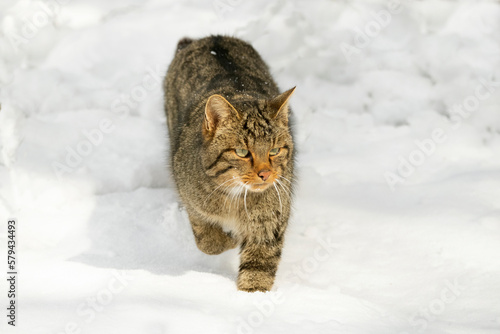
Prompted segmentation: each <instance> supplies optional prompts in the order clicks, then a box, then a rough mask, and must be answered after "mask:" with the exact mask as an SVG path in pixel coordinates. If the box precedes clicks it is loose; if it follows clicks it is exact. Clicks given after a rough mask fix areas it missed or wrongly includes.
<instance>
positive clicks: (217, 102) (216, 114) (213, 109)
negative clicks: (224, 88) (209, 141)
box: [203, 94, 239, 137]
mask: <svg viewBox="0 0 500 334" xmlns="http://www.w3.org/2000/svg"><path fill="white" fill-rule="evenodd" d="M234 116H236V117H239V114H238V112H237V111H236V109H235V108H234V107H233V106H232V105H231V103H229V102H228V101H227V100H226V99H225V98H224V97H222V96H221V95H218V94H215V95H212V96H210V97H209V98H208V100H207V104H206V105H205V121H204V122H203V123H204V124H203V133H204V134H205V135H206V136H208V137H212V136H213V135H214V133H215V130H216V129H217V127H218V126H219V125H220V124H221V123H222V122H223V121H224V120H226V119H228V118H230V117H234Z"/></svg>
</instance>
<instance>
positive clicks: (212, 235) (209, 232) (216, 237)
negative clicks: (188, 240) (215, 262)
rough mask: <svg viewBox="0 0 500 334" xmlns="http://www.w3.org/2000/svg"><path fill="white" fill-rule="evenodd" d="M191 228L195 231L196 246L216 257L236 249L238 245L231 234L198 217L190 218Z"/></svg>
mask: <svg viewBox="0 0 500 334" xmlns="http://www.w3.org/2000/svg"><path fill="white" fill-rule="evenodd" d="M189 220H190V222H191V228H192V229H193V234H194V239H195V240H196V246H198V248H199V249H200V250H201V251H202V252H203V253H206V254H209V255H216V254H220V253H222V252H224V251H227V250H229V249H232V248H235V247H236V246H237V245H238V243H237V241H236V239H235V238H233V237H232V236H231V235H230V234H229V233H226V232H224V231H223V230H222V228H221V227H220V226H217V225H213V224H211V223H209V222H204V221H202V220H201V219H199V218H198V217H193V216H192V215H190V216H189Z"/></svg>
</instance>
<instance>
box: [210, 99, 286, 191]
mask: <svg viewBox="0 0 500 334" xmlns="http://www.w3.org/2000/svg"><path fill="white" fill-rule="evenodd" d="M292 92H293V89H292V90H290V91H287V92H285V93H283V94H281V95H279V96H277V97H276V98H274V99H272V100H267V101H266V100H254V101H245V102H235V103H233V104H230V103H229V102H228V101H226V100H225V99H224V98H223V97H221V96H219V95H215V96H212V97H211V98H210V99H209V101H208V102H207V108H206V118H205V124H204V126H203V130H202V131H203V134H204V138H205V150H204V153H203V155H204V156H203V157H202V160H203V161H204V164H205V166H206V171H207V174H208V175H209V176H211V177H212V178H214V181H215V182H216V183H217V184H219V185H220V186H221V188H222V189H225V190H227V191H228V192H233V193H235V192H236V193H238V192H242V191H243V190H248V191H252V192H262V191H265V190H266V189H268V188H270V187H273V186H274V187H276V186H280V187H288V186H289V183H290V180H288V179H287V178H286V177H285V176H284V175H283V174H284V171H285V169H286V167H287V164H288V163H289V162H290V160H291V159H292V153H293V141H292V136H291V133H290V129H289V126H288V106H287V105H286V104H287V101H288V98H289V97H290V95H291V94H292Z"/></svg>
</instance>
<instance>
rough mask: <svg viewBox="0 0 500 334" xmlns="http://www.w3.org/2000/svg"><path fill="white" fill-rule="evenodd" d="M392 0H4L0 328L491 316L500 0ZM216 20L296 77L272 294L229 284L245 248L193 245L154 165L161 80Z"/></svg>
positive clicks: (499, 133)
mask: <svg viewBox="0 0 500 334" xmlns="http://www.w3.org/2000/svg"><path fill="white" fill-rule="evenodd" d="M393 3H395V1H387V2H382V1H335V2H333V1H327V0H318V1H315V2H314V4H312V2H310V1H309V2H308V1H305V0H302V1H294V2H291V1H288V2H285V1H275V2H267V1H263V0H259V1H252V2H250V1H246V2H244V1H229V0H215V1H207V2H201V1H183V2H180V1H166V0H161V1H160V0H149V1H140V0H126V1H118V0H112V1H97V0H86V1H83V0H82V1H78V0H71V1H70V0H59V1H57V0H49V1H44V2H42V1H16V2H14V1H4V2H2V3H1V4H0V12H1V16H0V24H1V31H2V34H0V60H1V61H0V82H1V86H0V87H1V89H0V102H1V111H0V150H1V154H0V199H1V201H0V217H2V218H1V219H2V222H1V224H0V226H2V227H1V231H0V240H1V242H0V245H1V248H2V252H5V250H6V244H7V243H6V240H7V234H6V231H7V218H8V217H13V218H16V219H17V220H18V250H19V254H18V256H19V281H18V287H17V288H18V314H17V315H18V319H17V326H16V328H13V327H12V326H8V325H7V323H6V317H5V315H4V314H2V318H3V320H2V321H1V325H0V331H1V332H2V333H30V334H31V333H47V334H56V333H57V334H60V333H92V334H98V333H124V334H125V333H145V334H160V333H199V332H203V333H280V332H287V333H304V332H312V333H350V334H358V333H383V334H386V333H396V334H404V333H433V334H445V333H474V334H479V333H497V332H498V331H499V330H500V313H499V309H500V243H499V241H498V240H499V237H500V202H499V201H498V199H499V198H500V154H499V152H500V117H499V116H498V112H499V106H500V3H499V2H498V1H474V2H472V1H471V2H469V1H457V2H452V1H440V0H429V1H418V2H407V1H405V2H403V3H402V4H401V5H400V6H397V4H396V5H393ZM216 33H222V34H229V35H234V36H237V37H240V38H243V39H246V40H248V41H250V42H251V43H252V44H253V45H254V46H255V48H256V49H257V50H258V51H259V52H260V53H261V55H262V56H263V58H264V59H265V60H266V61H267V62H268V64H269V65H270V67H271V69H272V72H273V75H274V76H275V78H276V80H277V82H278V83H279V84H280V88H281V89H282V90H286V89H288V88H291V87H293V86H295V85H297V90H296V93H295V94H294V97H293V99H292V100H291V105H292V107H293V112H294V114H295V120H296V122H295V124H296V125H295V127H296V141H297V147H298V149H299V154H298V160H297V163H298V170H299V187H298V190H297V194H296V201H295V205H294V214H293V218H292V220H291V222H290V227H289V229H288V231H287V235H286V245H285V248H284V251H283V259H282V262H281V264H280V267H279V271H278V274H277V278H276V283H275V286H274V288H273V291H271V292H268V293H254V294H247V293H243V292H239V291H237V290H236V286H235V278H236V275H237V266H238V254H237V250H232V251H229V252H227V253H224V254H221V255H218V256H208V255H205V254H203V253H201V252H200V251H199V250H197V248H196V246H195V243H194V239H193V236H192V233H191V230H190V226H189V223H188V220H187V216H186V214H185V212H184V211H183V210H182V209H181V207H180V204H179V201H178V198H177V195H176V193H175V187H174V185H173V182H172V179H171V176H170V172H169V170H168V168H167V154H168V149H167V147H168V139H167V133H166V126H165V117H164V114H163V109H162V104H163V96H162V89H161V80H162V77H163V75H164V74H165V71H166V69H167V66H168V64H169V62H170V61H171V59H172V57H173V53H174V50H175V47H176V43H177V41H178V40H179V39H180V38H182V37H185V36H189V37H194V38H196V37H202V36H205V35H208V34H216ZM2 254H5V253H2ZM2 258H5V257H2ZM0 281H1V282H2V283H1V285H0V288H1V291H2V293H1V294H2V298H1V300H2V305H3V306H2V309H4V310H5V308H4V306H6V305H7V304H6V303H7V298H6V293H5V291H7V285H6V280H5V279H2V280H0ZM3 312H5V314H6V311H3Z"/></svg>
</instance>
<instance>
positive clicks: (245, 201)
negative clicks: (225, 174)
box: [243, 182, 250, 219]
mask: <svg viewBox="0 0 500 334" xmlns="http://www.w3.org/2000/svg"><path fill="white" fill-rule="evenodd" d="M247 184H248V182H247V183H245V186H246V185H247ZM247 193H248V188H247V187H245V197H244V200H243V202H244V203H245V212H246V213H247V217H248V219H250V215H249V214H248V209H247Z"/></svg>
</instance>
